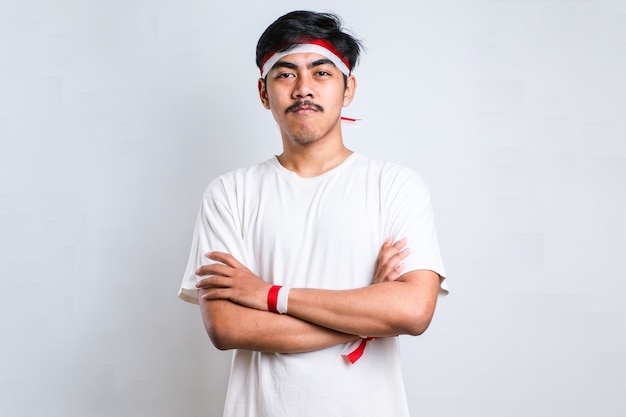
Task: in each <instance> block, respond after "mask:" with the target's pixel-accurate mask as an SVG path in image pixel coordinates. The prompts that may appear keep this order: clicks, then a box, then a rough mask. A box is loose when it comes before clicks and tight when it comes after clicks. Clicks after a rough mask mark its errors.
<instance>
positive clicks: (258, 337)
mask: <svg viewBox="0 0 626 417" xmlns="http://www.w3.org/2000/svg"><path fill="white" fill-rule="evenodd" d="M200 310H201V313H202V319H203V321H204V325H205V328H206V330H207V333H208V334H209V337H210V338H211V341H212V342H213V344H214V345H215V346H216V347H217V348H218V349H221V350H226V349H246V350H254V351H260V352H277V353H299V352H309V351H313V350H318V349H323V348H326V347H329V346H334V345H337V344H340V343H345V342H350V341H353V340H356V339H357V338H358V336H354V335H350V334H345V333H342V332H338V331H335V330H331V329H327V328H324V327H321V326H318V325H316V324H313V323H309V322H306V321H303V320H300V319H298V318H296V317H292V316H287V315H279V314H275V313H270V312H268V311H260V310H255V309H251V308H248V307H244V306H241V305H238V304H235V303H232V302H230V301H226V300H212V301H206V300H203V299H202V298H201V299H200Z"/></svg>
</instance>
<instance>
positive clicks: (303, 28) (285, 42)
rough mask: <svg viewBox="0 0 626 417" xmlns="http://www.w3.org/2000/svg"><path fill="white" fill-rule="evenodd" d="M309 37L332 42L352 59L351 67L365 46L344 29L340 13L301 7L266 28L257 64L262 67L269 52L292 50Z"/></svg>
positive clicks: (257, 51)
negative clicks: (320, 11)
mask: <svg viewBox="0 0 626 417" xmlns="http://www.w3.org/2000/svg"><path fill="white" fill-rule="evenodd" d="M305 39H323V40H325V41H328V42H330V43H331V44H332V45H333V46H334V47H335V49H337V51H338V52H339V53H341V54H342V55H343V56H344V58H345V59H346V60H347V61H348V63H349V64H350V69H351V70H352V69H354V67H355V66H356V64H357V62H358V60H359V54H360V53H361V50H362V49H363V45H362V43H361V41H360V40H358V39H356V38H355V37H354V36H353V35H351V34H349V33H347V32H346V31H345V30H344V28H343V22H342V21H341V18H340V17H339V16H337V15H335V14H332V13H319V12H312V11H306V10H298V11H294V12H290V13H287V14H286V15H284V16H281V17H279V18H278V19H276V20H275V21H274V23H272V24H271V25H269V26H268V27H267V29H265V32H263V34H262V35H261V37H260V38H259V42H258V43H257V46H256V65H257V66H258V67H259V69H260V68H261V66H262V65H263V59H264V58H265V57H266V55H268V54H271V53H275V52H281V51H286V50H289V49H290V48H293V47H294V46H295V45H297V44H299V43H301V42H302V41H303V40H305Z"/></svg>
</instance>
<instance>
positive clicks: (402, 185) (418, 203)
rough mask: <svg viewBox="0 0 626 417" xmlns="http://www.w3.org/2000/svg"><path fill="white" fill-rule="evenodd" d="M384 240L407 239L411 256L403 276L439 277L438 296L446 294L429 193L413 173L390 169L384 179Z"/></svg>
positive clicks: (404, 169) (398, 168)
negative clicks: (423, 273)
mask: <svg viewBox="0 0 626 417" xmlns="http://www.w3.org/2000/svg"><path fill="white" fill-rule="evenodd" d="M383 190H384V191H383V192H384V193H385V194H386V195H385V198H384V199H383V201H385V209H386V211H387V224H386V230H385V232H386V233H387V236H391V237H392V238H394V239H396V240H397V239H401V238H404V237H406V238H407V239H408V247H409V248H410V249H411V254H410V255H409V256H408V257H407V258H406V259H405V264H406V266H405V268H404V271H405V272H409V271H415V270H420V269H428V270H431V271H434V272H436V273H437V274H439V276H440V277H441V278H440V288H439V294H440V295H446V294H447V293H448V285H447V281H446V273H445V270H444V266H443V261H442V258H441V252H440V249H439V241H438V239H437V233H436V230H435V219H434V214H433V210H432V205H431V197H430V191H429V189H428V186H427V184H426V183H425V181H424V180H423V179H422V177H421V176H420V175H419V174H417V173H416V172H414V171H412V170H410V169H408V168H404V167H399V166H393V167H392V169H390V170H389V171H388V172H387V175H386V176H385V178H384V186H383Z"/></svg>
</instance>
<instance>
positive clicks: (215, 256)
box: [206, 251, 243, 268]
mask: <svg viewBox="0 0 626 417" xmlns="http://www.w3.org/2000/svg"><path fill="white" fill-rule="evenodd" d="M206 257H207V258H209V259H212V260H214V261H218V262H222V263H223V264H225V265H228V266H230V267H231V268H241V267H243V265H242V264H241V263H240V262H239V261H238V260H237V259H235V257H234V256H233V255H231V254H230V253H225V252H217V251H216V252H209V253H207V254H206Z"/></svg>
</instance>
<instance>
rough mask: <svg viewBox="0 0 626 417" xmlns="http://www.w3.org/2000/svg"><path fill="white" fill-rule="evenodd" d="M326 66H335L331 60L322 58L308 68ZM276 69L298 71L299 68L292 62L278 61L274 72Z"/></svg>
mask: <svg viewBox="0 0 626 417" xmlns="http://www.w3.org/2000/svg"><path fill="white" fill-rule="evenodd" d="M326 64H330V65H332V66H333V67H334V66H335V64H334V63H333V61H331V60H330V59H328V58H321V59H316V60H315V61H313V62H311V63H310V64H308V65H307V68H308V69H311V68H315V67H319V66H320V65H326ZM276 68H288V69H292V70H296V69H298V66H297V65H296V64H294V63H292V62H287V61H278V62H277V63H275V64H274V66H273V67H272V70H274V69H276Z"/></svg>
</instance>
